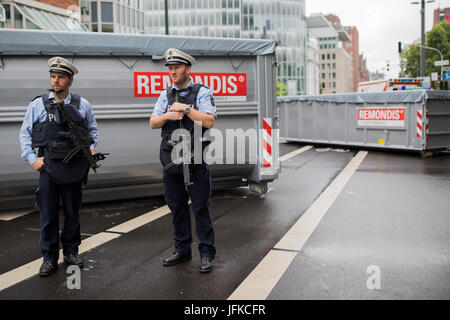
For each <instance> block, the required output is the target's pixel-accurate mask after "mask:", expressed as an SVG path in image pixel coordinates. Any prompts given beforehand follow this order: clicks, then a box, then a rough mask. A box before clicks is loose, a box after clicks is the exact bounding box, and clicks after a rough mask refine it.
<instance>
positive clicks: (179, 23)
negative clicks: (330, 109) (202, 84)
mask: <svg viewBox="0 0 450 320" xmlns="http://www.w3.org/2000/svg"><path fill="white" fill-rule="evenodd" d="M164 2H165V1H164V0H147V1H146V8H145V20H146V28H145V32H146V33H153V34H165V6H164ZM168 4H169V6H168V12H169V34H170V35H179V36H199V37H224V38H248V39H273V40H276V41H278V43H279V45H278V47H277V56H278V80H279V81H280V82H282V83H284V84H285V85H286V86H287V88H288V92H289V94H290V95H296V94H305V93H306V41H307V38H306V21H305V0H284V1H280V0H168Z"/></svg>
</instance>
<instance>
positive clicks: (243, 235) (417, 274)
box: [0, 144, 450, 300]
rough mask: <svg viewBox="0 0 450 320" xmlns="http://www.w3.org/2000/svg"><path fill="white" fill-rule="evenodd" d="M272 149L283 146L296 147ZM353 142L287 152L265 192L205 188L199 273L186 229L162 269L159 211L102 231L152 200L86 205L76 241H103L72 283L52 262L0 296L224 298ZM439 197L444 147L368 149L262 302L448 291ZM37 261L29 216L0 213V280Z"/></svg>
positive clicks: (35, 229)
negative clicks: (207, 200) (48, 272)
mask: <svg viewBox="0 0 450 320" xmlns="http://www.w3.org/2000/svg"><path fill="white" fill-rule="evenodd" d="M280 147H281V149H280V154H281V155H286V154H288V153H290V152H292V151H295V150H298V149H299V148H302V147H303V145H299V144H281V145H280ZM359 151H360V150H335V149H327V148H321V147H315V148H311V149H310V150H307V151H305V152H303V153H301V154H299V155H296V156H294V157H292V158H289V159H287V160H286V161H283V163H282V172H281V174H280V178H279V179H278V180H277V181H274V182H273V183H270V184H269V192H268V194H267V195H265V196H264V197H260V196H258V195H255V194H252V193H250V192H249V191H248V189H247V188H234V189H230V190H226V191H220V192H216V193H214V194H213V196H212V198H211V206H210V207H211V213H212V217H213V222H214V227H215V234H216V248H217V256H216V259H215V261H214V264H215V268H214V271H213V272H212V273H210V274H200V273H199V272H198V266H199V263H200V261H199V260H200V259H199V254H198V249H197V243H196V239H195V238H194V245H193V250H192V251H193V259H192V261H190V262H188V263H185V264H182V265H178V266H174V267H170V268H167V267H163V266H162V260H163V259H164V258H166V257H167V256H169V255H170V254H171V253H172V250H173V243H172V225H171V217H170V214H164V213H163V214H161V217H159V218H157V219H154V220H152V221H151V222H149V223H142V225H138V226H137V227H135V228H131V230H130V231H125V232H118V231H111V230H114V229H111V228H114V227H116V226H119V225H123V223H126V222H127V221H134V220H133V219H136V218H139V217H141V216H142V215H144V214H146V213H148V212H151V211H154V210H155V209H158V208H161V207H163V206H165V202H164V199H163V198H162V197H153V198H146V199H137V200H127V201H116V202H107V203H99V204H89V205H84V206H83V208H82V211H81V214H80V217H81V232H82V234H83V235H82V238H83V241H84V240H88V239H92V238H93V237H94V236H95V235H98V234H105V235H110V236H111V239H110V240H108V241H105V242H103V243H102V244H100V245H96V246H93V247H92V249H89V250H87V251H86V252H83V253H82V257H83V258H84V261H85V267H84V270H82V272H81V289H79V290H76V289H68V288H67V283H66V281H67V277H68V276H69V275H68V274H66V272H65V271H66V270H65V267H64V266H63V265H62V264H60V266H59V270H58V272H57V274H55V275H53V276H51V277H49V278H39V277H38V276H37V271H38V270H35V273H36V274H34V275H33V276H31V277H29V278H27V279H26V280H23V281H18V282H17V283H13V284H12V285H9V286H7V287H5V288H3V290H1V291H0V299H89V300H95V299H168V300H170V299H177V300H180V299H181V300H184V299H187V300H224V299H228V298H229V297H230V296H231V295H232V294H233V293H234V292H235V291H236V289H237V288H238V287H239V286H240V285H241V284H242V283H243V282H244V281H245V280H246V278H247V277H248V276H249V275H250V274H251V273H252V271H253V270H255V268H258V266H259V265H260V263H261V262H262V261H263V259H264V257H265V256H266V255H267V254H268V253H269V252H270V251H271V250H272V249H274V247H275V246H276V245H277V243H278V242H279V241H280V240H282V239H283V237H284V236H285V235H286V233H288V231H289V230H290V229H291V227H292V226H293V225H294V224H296V222H297V221H298V220H299V219H300V218H301V217H302V215H303V214H304V213H305V212H307V210H308V209H309V208H310V207H311V206H312V204H314V203H316V202H318V201H320V196H321V195H322V194H323V193H324V192H325V191H327V188H328V187H329V186H330V184H331V183H332V182H333V180H334V179H335V178H336V177H338V176H339V174H340V173H341V172H342V171H343V170H344V168H345V167H346V166H347V165H348V164H349V162H350V161H351V160H352V159H353V158H354V157H355V155H357V154H358V153H359ZM449 195H450V154H448V153H442V154H440V155H438V156H435V157H433V158H427V159H422V158H420V156H418V155H417V154H410V153H404V152H398V153H395V152H389V153H388V152H381V151H369V152H368V154H367V156H366V157H365V158H364V160H363V161H362V163H361V164H360V165H359V166H358V167H357V168H356V171H355V172H354V174H352V175H351V177H349V181H348V183H346V184H345V185H344V186H343V189H342V191H340V192H339V193H338V194H337V197H336V199H335V200H334V201H333V202H332V204H331V206H330V207H329V209H327V210H326V214H325V215H324V217H323V218H322V219H321V221H320V222H319V223H318V225H317V227H315V228H314V229H313V230H312V234H311V236H310V237H309V239H308V240H307V241H306V243H305V244H304V245H303V247H302V248H301V250H299V251H295V250H294V251H292V252H291V255H292V257H293V259H292V262H291V263H290V264H289V265H288V267H287V270H286V271H285V272H284V273H282V274H280V279H279V281H277V282H276V283H275V285H274V287H273V288H272V290H271V291H270V294H269V295H268V296H267V299H269V300H270V299H274V300H278V299H287V300H291V299H295V300H296V299H449V298H450V271H449V270H450V268H449V266H450V246H449V245H448V244H449V243H450V233H449V232H448V230H449V227H450V197H449ZM62 221H63V218H62V217H61V219H60V224H61V223H62ZM120 230H122V229H120ZM193 234H195V233H193ZM108 239H109V238H108ZM39 258H40V250H39V216H38V214H37V213H32V214H29V215H25V216H21V217H18V218H16V219H13V220H10V221H0V284H1V283H2V277H4V276H5V274H7V273H8V275H9V277H11V275H14V276H15V275H16V273H20V272H21V269H20V268H21V267H22V266H24V265H26V264H27V263H30V262H31V261H34V260H37V259H39ZM19 278H20V277H19ZM0 287H1V286H0ZM246 298H247V299H252V298H253V297H252V296H248V297H246Z"/></svg>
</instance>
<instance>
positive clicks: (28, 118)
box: [19, 92, 98, 165]
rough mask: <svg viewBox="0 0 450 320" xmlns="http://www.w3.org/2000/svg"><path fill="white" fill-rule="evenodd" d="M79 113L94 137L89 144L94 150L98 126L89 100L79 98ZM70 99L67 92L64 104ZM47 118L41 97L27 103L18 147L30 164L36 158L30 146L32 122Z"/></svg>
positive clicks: (51, 93)
mask: <svg viewBox="0 0 450 320" xmlns="http://www.w3.org/2000/svg"><path fill="white" fill-rule="evenodd" d="M48 97H49V99H53V98H54V95H53V92H50V94H49V96H48ZM80 100H81V101H80V109H79V111H80V113H81V116H82V117H83V119H86V120H87V124H88V132H89V135H90V136H91V137H92V138H93V139H94V144H92V145H91V149H92V150H94V148H95V146H96V145H97V142H98V127H97V122H96V121H95V117H94V113H93V112H92V107H91V105H90V104H89V102H88V101H87V100H86V99H84V98H81V99H80ZM71 101H72V95H71V94H70V93H69V94H68V95H67V98H66V99H65V100H64V103H65V104H69V103H70V102H71ZM46 118H47V111H46V110H45V106H44V101H43V100H42V97H40V98H37V99H35V100H34V101H31V102H30V104H29V105H28V109H27V112H26V114H25V118H24V119H23V123H22V127H21V128H20V134H19V138H20V147H21V148H22V159H23V160H25V161H28V162H29V163H30V164H31V165H32V164H33V163H34V162H35V161H36V160H37V158H38V157H37V155H36V153H35V151H34V150H33V149H32V148H31V134H32V132H33V124H34V123H36V122H44V121H45V119H46Z"/></svg>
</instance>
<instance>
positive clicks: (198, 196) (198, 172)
mask: <svg viewBox="0 0 450 320" xmlns="http://www.w3.org/2000/svg"><path fill="white" fill-rule="evenodd" d="M191 172H192V175H191V181H192V182H193V185H191V186H189V192H187V191H186V189H185V186H184V180H183V176H182V175H168V174H166V173H165V172H164V198H165V200H166V202H167V204H168V206H169V208H170V210H171V211H172V224H173V231H174V232H173V238H174V240H175V252H179V253H181V254H182V255H190V254H191V253H192V251H191V245H192V231H191V230H192V226H191V213H190V210H189V205H188V202H189V197H190V198H191V201H192V210H193V211H194V217H195V231H196V234H197V238H198V239H199V242H200V243H199V251H200V256H201V257H208V258H213V259H214V257H215V255H216V249H215V247H214V227H213V223H212V220H211V216H210V213H209V196H210V194H211V177H210V174H209V170H208V167H207V165H206V164H202V165H195V166H193V168H192V166H191Z"/></svg>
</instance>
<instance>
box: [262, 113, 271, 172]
mask: <svg viewBox="0 0 450 320" xmlns="http://www.w3.org/2000/svg"><path fill="white" fill-rule="evenodd" d="M272 144H273V135H272V119H271V118H265V119H263V166H264V168H271V167H272V166H273V157H272Z"/></svg>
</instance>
